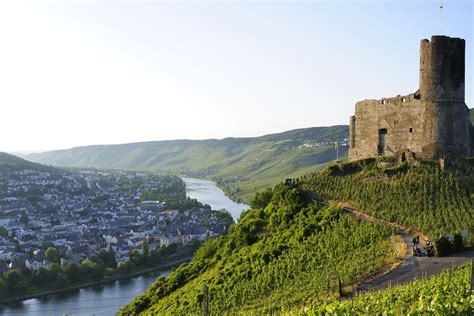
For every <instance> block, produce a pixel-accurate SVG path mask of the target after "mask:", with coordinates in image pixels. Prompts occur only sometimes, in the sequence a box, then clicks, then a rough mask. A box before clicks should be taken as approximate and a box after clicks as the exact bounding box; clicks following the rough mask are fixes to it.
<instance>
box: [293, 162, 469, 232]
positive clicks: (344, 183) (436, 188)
mask: <svg viewBox="0 0 474 316" xmlns="http://www.w3.org/2000/svg"><path fill="white" fill-rule="evenodd" d="M377 163H378V161H377V160H375V159H368V160H365V161H357V162H351V163H345V164H339V165H334V166H332V167H331V168H328V169H326V170H325V171H324V172H321V173H313V174H311V175H310V176H308V177H305V178H304V179H303V180H302V182H301V184H302V187H303V188H304V189H305V190H307V191H310V192H312V193H313V194H314V195H316V196H320V197H322V198H325V199H333V200H342V201H346V202H349V204H351V205H352V206H354V207H356V208H360V209H362V210H364V211H365V212H367V213H368V214H370V215H373V216H375V217H378V218H381V219H385V220H387V221H390V222H396V223H398V224H403V225H408V226H411V227H416V228H418V229H420V230H422V231H423V232H424V233H426V234H428V235H429V236H431V237H432V238H433V239H435V238H437V237H439V236H440V235H446V234H448V233H456V232H460V231H462V230H472V229H473V227H474V160H472V159H466V160H463V161H459V162H458V163H457V164H456V166H455V167H453V168H450V169H447V170H445V171H442V170H441V169H440V168H439V166H438V165H437V164H436V163H434V162H429V161H425V162H422V163H421V165H420V166H418V167H409V166H408V165H406V164H402V165H399V166H397V167H392V168H387V169H379V168H377Z"/></svg>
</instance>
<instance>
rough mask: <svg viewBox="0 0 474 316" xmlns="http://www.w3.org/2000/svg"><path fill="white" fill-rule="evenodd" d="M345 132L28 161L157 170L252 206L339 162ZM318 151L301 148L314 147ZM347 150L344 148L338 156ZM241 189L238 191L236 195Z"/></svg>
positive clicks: (159, 145)
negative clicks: (289, 181)
mask: <svg viewBox="0 0 474 316" xmlns="http://www.w3.org/2000/svg"><path fill="white" fill-rule="evenodd" d="M348 134H349V131H348V127H347V126H332V127H314V128H305V129H297V130H292V131H287V132H283V133H278V134H270V135H265V136H261V137H251V138H225V139H221V140H217V139H208V140H173V141H156V142H145V143H131V144H123V145H98V146H86V147H76V148H72V149H68V150H58V151H50V152H45V153H39V154H29V155H26V156H25V158H26V159H28V160H31V161H34V162H39V163H43V164H48V165H54V166H64V167H95V168H113V169H134V170H156V171H170V172H174V173H181V174H188V175H191V176H199V177H204V176H206V177H209V178H211V179H213V180H217V181H218V182H219V184H220V185H221V186H222V187H224V188H225V189H226V191H227V193H229V195H231V196H234V197H238V196H241V197H243V198H244V199H245V200H247V201H249V200H250V199H251V197H252V196H253V194H254V192H256V191H258V190H260V189H263V188H265V187H268V186H271V185H274V184H276V183H278V182H280V181H281V180H282V179H284V178H285V177H289V176H294V177H296V176H300V175H302V174H305V173H307V172H309V171H314V170H315V169H316V168H319V167H320V166H321V165H324V164H325V163H328V162H330V161H332V160H334V159H335V158H336V152H335V149H334V145H333V144H332V143H333V142H334V141H335V140H343V139H345V138H347V137H348ZM316 143H318V147H316V146H313V147H303V146H304V145H305V144H316ZM346 155H347V147H341V148H340V156H341V157H345V156H346ZM237 188H238V189H237Z"/></svg>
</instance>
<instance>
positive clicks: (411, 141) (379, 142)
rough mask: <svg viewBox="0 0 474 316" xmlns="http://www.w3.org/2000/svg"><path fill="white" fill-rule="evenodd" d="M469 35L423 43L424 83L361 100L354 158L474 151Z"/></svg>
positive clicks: (353, 127) (353, 128) (353, 123)
mask: <svg viewBox="0 0 474 316" xmlns="http://www.w3.org/2000/svg"><path fill="white" fill-rule="evenodd" d="M464 59H465V41H464V40H463V39H459V38H449V37H446V36H433V37H432V38H431V42H430V41H428V40H422V41H421V44H420V89H419V90H418V91H417V92H416V93H414V94H410V95H407V96H397V97H394V98H386V99H381V100H364V101H360V102H357V103H356V107H355V115H354V116H352V117H351V119H350V149H349V158H350V159H362V158H368V157H374V156H378V155H394V154H395V153H396V152H397V151H404V150H407V149H408V150H410V151H412V152H414V153H415V155H416V157H418V158H425V159H437V158H440V157H461V156H471V155H473V154H474V147H473V146H474V139H472V137H473V136H472V135H474V128H473V127H472V125H471V123H470V119H469V110H468V108H467V106H466V104H465V103H464V93H465V91H464V90H465V87H464V85H465V80H464V77H465V62H464Z"/></svg>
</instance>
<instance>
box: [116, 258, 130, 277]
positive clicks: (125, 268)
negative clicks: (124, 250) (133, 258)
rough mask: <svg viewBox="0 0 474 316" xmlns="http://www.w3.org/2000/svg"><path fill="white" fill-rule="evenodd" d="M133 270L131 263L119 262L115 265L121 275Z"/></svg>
mask: <svg viewBox="0 0 474 316" xmlns="http://www.w3.org/2000/svg"><path fill="white" fill-rule="evenodd" d="M132 269H133V264H132V263H131V262H123V261H120V262H119V263H118V264H117V271H118V273H120V274H121V275H126V274H128V273H129V272H130V271H131V270H132Z"/></svg>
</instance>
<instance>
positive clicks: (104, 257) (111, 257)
mask: <svg viewBox="0 0 474 316" xmlns="http://www.w3.org/2000/svg"><path fill="white" fill-rule="evenodd" d="M94 261H96V262H97V263H98V264H100V265H104V266H105V267H106V268H112V269H115V268H116V267H117V261H116V260H115V252H114V250H113V249H112V248H110V249H109V250H105V249H102V250H101V251H99V253H98V254H97V257H96V258H95V260H94Z"/></svg>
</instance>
